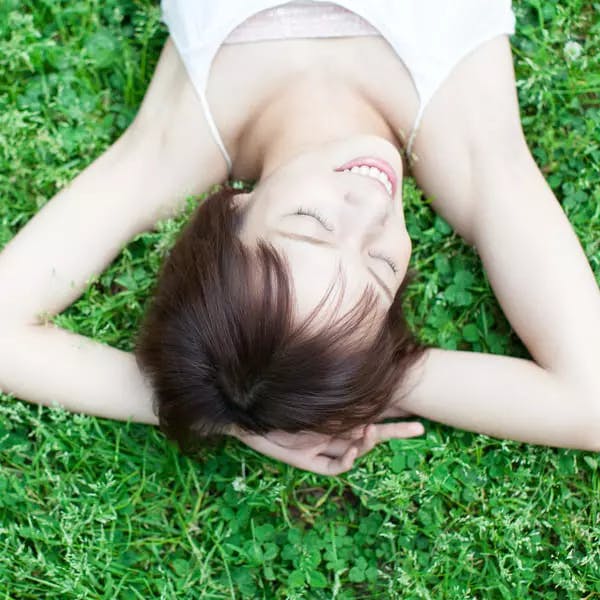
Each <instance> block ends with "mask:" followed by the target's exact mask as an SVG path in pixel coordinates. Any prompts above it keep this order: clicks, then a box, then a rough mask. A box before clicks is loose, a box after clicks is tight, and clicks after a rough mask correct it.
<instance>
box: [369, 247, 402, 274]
mask: <svg viewBox="0 0 600 600" xmlns="http://www.w3.org/2000/svg"><path fill="white" fill-rule="evenodd" d="M369 256H370V257H372V258H379V259H381V260H383V261H385V262H386V263H387V264H388V265H389V266H390V269H392V271H393V272H394V274H396V273H397V272H398V267H397V266H396V263H395V262H394V261H393V260H392V259H391V258H390V257H389V256H386V255H385V254H372V253H371V252H369Z"/></svg>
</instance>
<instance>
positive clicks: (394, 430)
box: [374, 421, 425, 443]
mask: <svg viewBox="0 0 600 600" xmlns="http://www.w3.org/2000/svg"><path fill="white" fill-rule="evenodd" d="M374 427H375V437H376V439H377V443H379V442H383V441H386V440H393V439H404V438H411V437H416V436H418V435H423V433H425V428H424V427H423V424H422V423H419V421H402V422H399V423H376V424H375V425H374Z"/></svg>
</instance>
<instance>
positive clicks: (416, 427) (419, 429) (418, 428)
mask: <svg viewBox="0 0 600 600" xmlns="http://www.w3.org/2000/svg"><path fill="white" fill-rule="evenodd" d="M410 431H411V433H415V434H417V435H421V434H422V433H425V428H424V427H423V425H421V423H412V424H411V426H410Z"/></svg>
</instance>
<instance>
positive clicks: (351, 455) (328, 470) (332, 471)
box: [319, 444, 358, 475]
mask: <svg viewBox="0 0 600 600" xmlns="http://www.w3.org/2000/svg"><path fill="white" fill-rule="evenodd" d="M357 455H358V449H357V448H356V446H355V445H354V444H351V445H350V446H349V447H348V449H347V450H346V452H345V453H344V454H343V455H342V456H341V457H340V458H329V457H325V456H323V459H324V469H325V470H324V471H319V472H321V473H322V474H323V475H339V474H340V473H345V472H346V471H349V470H350V469H351V468H352V467H353V465H354V459H355V458H356V457H357Z"/></svg>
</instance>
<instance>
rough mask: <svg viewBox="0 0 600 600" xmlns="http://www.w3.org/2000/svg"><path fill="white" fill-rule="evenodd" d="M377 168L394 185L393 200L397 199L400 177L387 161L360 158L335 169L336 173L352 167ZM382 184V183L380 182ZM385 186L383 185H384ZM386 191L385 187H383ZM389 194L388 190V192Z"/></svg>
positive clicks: (367, 157) (369, 157)
mask: <svg viewBox="0 0 600 600" xmlns="http://www.w3.org/2000/svg"><path fill="white" fill-rule="evenodd" d="M362 166H365V167H375V168H377V169H379V170H380V171H383V172H384V173H385V174H386V175H387V176H388V179H389V180H390V183H391V184H392V198H395V197H396V190H397V189H398V176H397V175H396V171H395V170H394V168H393V167H392V166H391V165H390V163H388V162H387V161H385V160H383V159H381V158H374V157H372V156H359V157H358V158H354V159H352V160H351V161H350V162H347V163H345V164H343V165H342V166H341V167H338V168H337V169H334V170H335V171H344V170H345V169H351V168H352V167H362ZM380 183H381V182H380ZM382 185H383V184H382ZM383 187H384V189H385V186H383ZM386 192H387V190H386Z"/></svg>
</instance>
